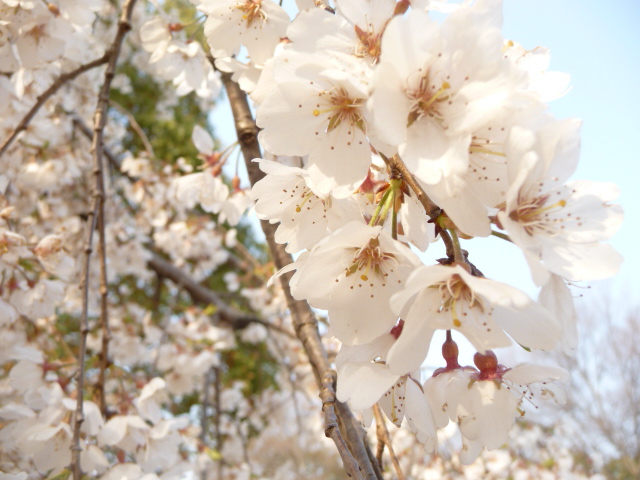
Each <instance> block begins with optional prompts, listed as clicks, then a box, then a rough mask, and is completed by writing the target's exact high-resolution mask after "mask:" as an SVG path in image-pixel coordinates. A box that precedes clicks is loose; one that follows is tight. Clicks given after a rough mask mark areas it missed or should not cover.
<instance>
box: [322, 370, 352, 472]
mask: <svg viewBox="0 0 640 480" xmlns="http://www.w3.org/2000/svg"><path fill="white" fill-rule="evenodd" d="M336 378H337V375H336V372H335V371H334V370H327V371H326V372H325V374H324V375H323V377H322V389H321V390H320V399H321V400H322V411H323V412H324V434H325V436H326V437H327V438H330V439H331V440H333V443H335V444H336V448H337V449H338V453H339V454H340V458H341V459H342V464H343V465H344V469H345V471H346V472H347V474H348V475H349V476H350V477H352V478H355V479H362V474H361V473H360V468H359V467H358V462H356V459H355V458H353V455H351V452H350V451H349V448H348V447H347V444H346V443H345V441H344V439H343V438H342V435H340V429H339V428H338V418H337V417H336V413H335V409H334V406H335V403H336V392H335V388H334V385H335V383H336Z"/></svg>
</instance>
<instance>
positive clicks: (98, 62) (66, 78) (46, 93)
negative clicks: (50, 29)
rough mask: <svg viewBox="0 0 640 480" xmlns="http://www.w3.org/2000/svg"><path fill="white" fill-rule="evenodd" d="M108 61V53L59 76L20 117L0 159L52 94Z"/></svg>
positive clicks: (5, 142)
mask: <svg viewBox="0 0 640 480" xmlns="http://www.w3.org/2000/svg"><path fill="white" fill-rule="evenodd" d="M108 60H109V52H107V53H105V54H104V55H103V56H102V57H100V58H96V59H95V60H93V61H91V62H89V63H84V64H82V65H80V66H79V67H78V68H76V69H75V70H72V71H70V72H67V73H63V74H62V75H60V76H59V77H58V78H57V79H56V80H55V81H54V82H53V83H52V84H51V85H50V86H49V88H47V89H46V90H45V91H44V92H42V93H41V94H40V95H38V97H37V99H36V103H35V104H34V105H33V106H32V107H31V109H30V110H29V111H28V112H27V113H26V115H25V116H24V117H22V120H20V123H18V125H17V126H16V128H15V129H14V130H13V132H11V135H9V137H8V138H7V139H6V140H5V141H4V143H3V144H2V147H0V157H2V155H4V153H5V152H6V151H7V150H8V149H9V147H10V146H11V144H12V143H13V141H14V140H15V139H16V137H17V136H18V134H20V132H22V131H23V130H26V129H27V127H28V126H29V122H31V119H32V118H33V117H34V116H35V114H36V113H38V110H40V108H41V107H42V106H43V105H44V103H45V102H46V101H47V100H49V98H51V96H52V95H53V94H54V93H56V92H57V91H58V89H59V88H60V87H62V85H64V84H65V83H67V82H68V81H70V80H73V79H74V78H76V77H77V76H78V75H80V74H82V73H84V72H87V71H89V70H91V69H93V68H96V67H99V66H100V65H104V64H105V63H107V61H108Z"/></svg>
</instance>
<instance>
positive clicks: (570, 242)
mask: <svg viewBox="0 0 640 480" xmlns="http://www.w3.org/2000/svg"><path fill="white" fill-rule="evenodd" d="M579 128H580V122H579V121H577V120H565V121H555V122H553V121H552V122H548V123H546V124H545V125H543V126H542V127H540V128H539V129H538V130H537V131H536V132H534V131H531V130H529V129H526V128H521V127H514V128H513V129H512V130H511V133H510V136H509V139H508V149H507V152H508V156H509V164H508V165H509V177H510V179H511V186H510V188H509V191H508V193H507V201H506V207H505V208H504V210H502V211H501V212H500V213H499V215H498V217H499V219H500V223H501V224H502V226H503V227H504V228H505V229H506V230H507V231H508V232H509V235H510V236H511V238H512V240H513V241H514V242H515V243H516V244H517V245H518V246H519V247H520V248H521V249H522V250H523V253H524V255H525V258H526V259H527V262H528V263H529V266H530V268H531V272H532V276H533V279H534V281H535V282H536V283H537V284H538V285H544V284H545V283H547V281H548V280H549V278H550V273H554V274H556V275H560V276H562V277H565V278H567V279H570V280H594V279H599V278H605V277H608V276H611V275H613V274H615V273H616V272H617V270H618V268H619V265H620V263H621V261H622V259H621V257H620V255H619V254H618V253H617V252H616V251H615V250H614V249H613V247H611V246H610V245H607V244H603V243H600V242H601V241H602V240H607V239H608V238H609V237H610V236H611V235H613V234H614V233H615V231H616V230H617V229H618V227H619V225H620V223H621V219H622V209H621V208H620V207H619V206H618V205H614V204H611V203H609V202H611V201H612V200H613V199H615V198H616V196H617V193H618V191H617V188H616V186H615V185H613V184H605V183H596V182H590V181H586V180H581V181H573V182H569V183H566V184H565V182H566V180H567V178H568V177H569V176H570V175H571V174H572V173H573V171H574V169H575V167H576V164H577V160H578V152H579V137H578V131H579Z"/></svg>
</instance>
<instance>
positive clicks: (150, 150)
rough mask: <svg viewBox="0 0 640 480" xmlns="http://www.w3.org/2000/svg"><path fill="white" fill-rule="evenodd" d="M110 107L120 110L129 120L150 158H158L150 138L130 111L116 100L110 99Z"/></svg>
mask: <svg viewBox="0 0 640 480" xmlns="http://www.w3.org/2000/svg"><path fill="white" fill-rule="evenodd" d="M109 105H111V106H112V107H114V108H115V109H116V110H118V111H119V112H120V113H121V114H122V115H124V116H125V117H127V120H129V125H130V126H131V129H132V130H133V131H134V132H136V134H137V135H138V137H139V138H140V141H141V142H142V144H143V145H144V149H145V150H146V151H147V155H148V156H149V158H156V154H155V153H154V152H153V146H152V145H151V142H150V141H149V137H147V134H146V133H144V130H143V129H142V127H141V126H140V124H139V123H138V121H137V120H136V117H134V116H133V114H132V113H131V112H130V111H129V110H127V109H126V108H124V107H123V106H122V105H120V104H119V103H118V102H116V101H114V100H111V99H109Z"/></svg>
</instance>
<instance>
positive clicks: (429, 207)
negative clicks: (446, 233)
mask: <svg viewBox="0 0 640 480" xmlns="http://www.w3.org/2000/svg"><path fill="white" fill-rule="evenodd" d="M380 156H381V157H382V159H383V160H384V161H385V163H386V164H387V165H388V166H389V169H391V170H395V171H397V172H398V173H399V174H400V176H401V178H402V180H404V181H405V182H406V184H407V185H409V187H410V188H411V190H413V191H414V192H415V194H416V198H417V199H418V201H419V202H420V203H421V204H422V206H423V207H424V211H425V212H426V214H427V215H429V218H430V219H431V220H435V219H436V218H438V217H439V216H440V214H441V213H442V209H441V208H440V207H439V206H438V205H436V204H435V203H434V202H433V200H431V199H430V198H429V195H427V194H426V192H425V191H424V189H423V188H422V187H421V186H420V184H419V183H418V181H417V180H416V179H415V177H414V176H413V174H412V173H411V172H410V171H409V169H408V168H407V166H406V165H405V164H404V162H403V161H402V159H401V158H400V156H399V155H397V154H396V155H393V156H392V157H391V158H387V157H385V156H384V155H380Z"/></svg>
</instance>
